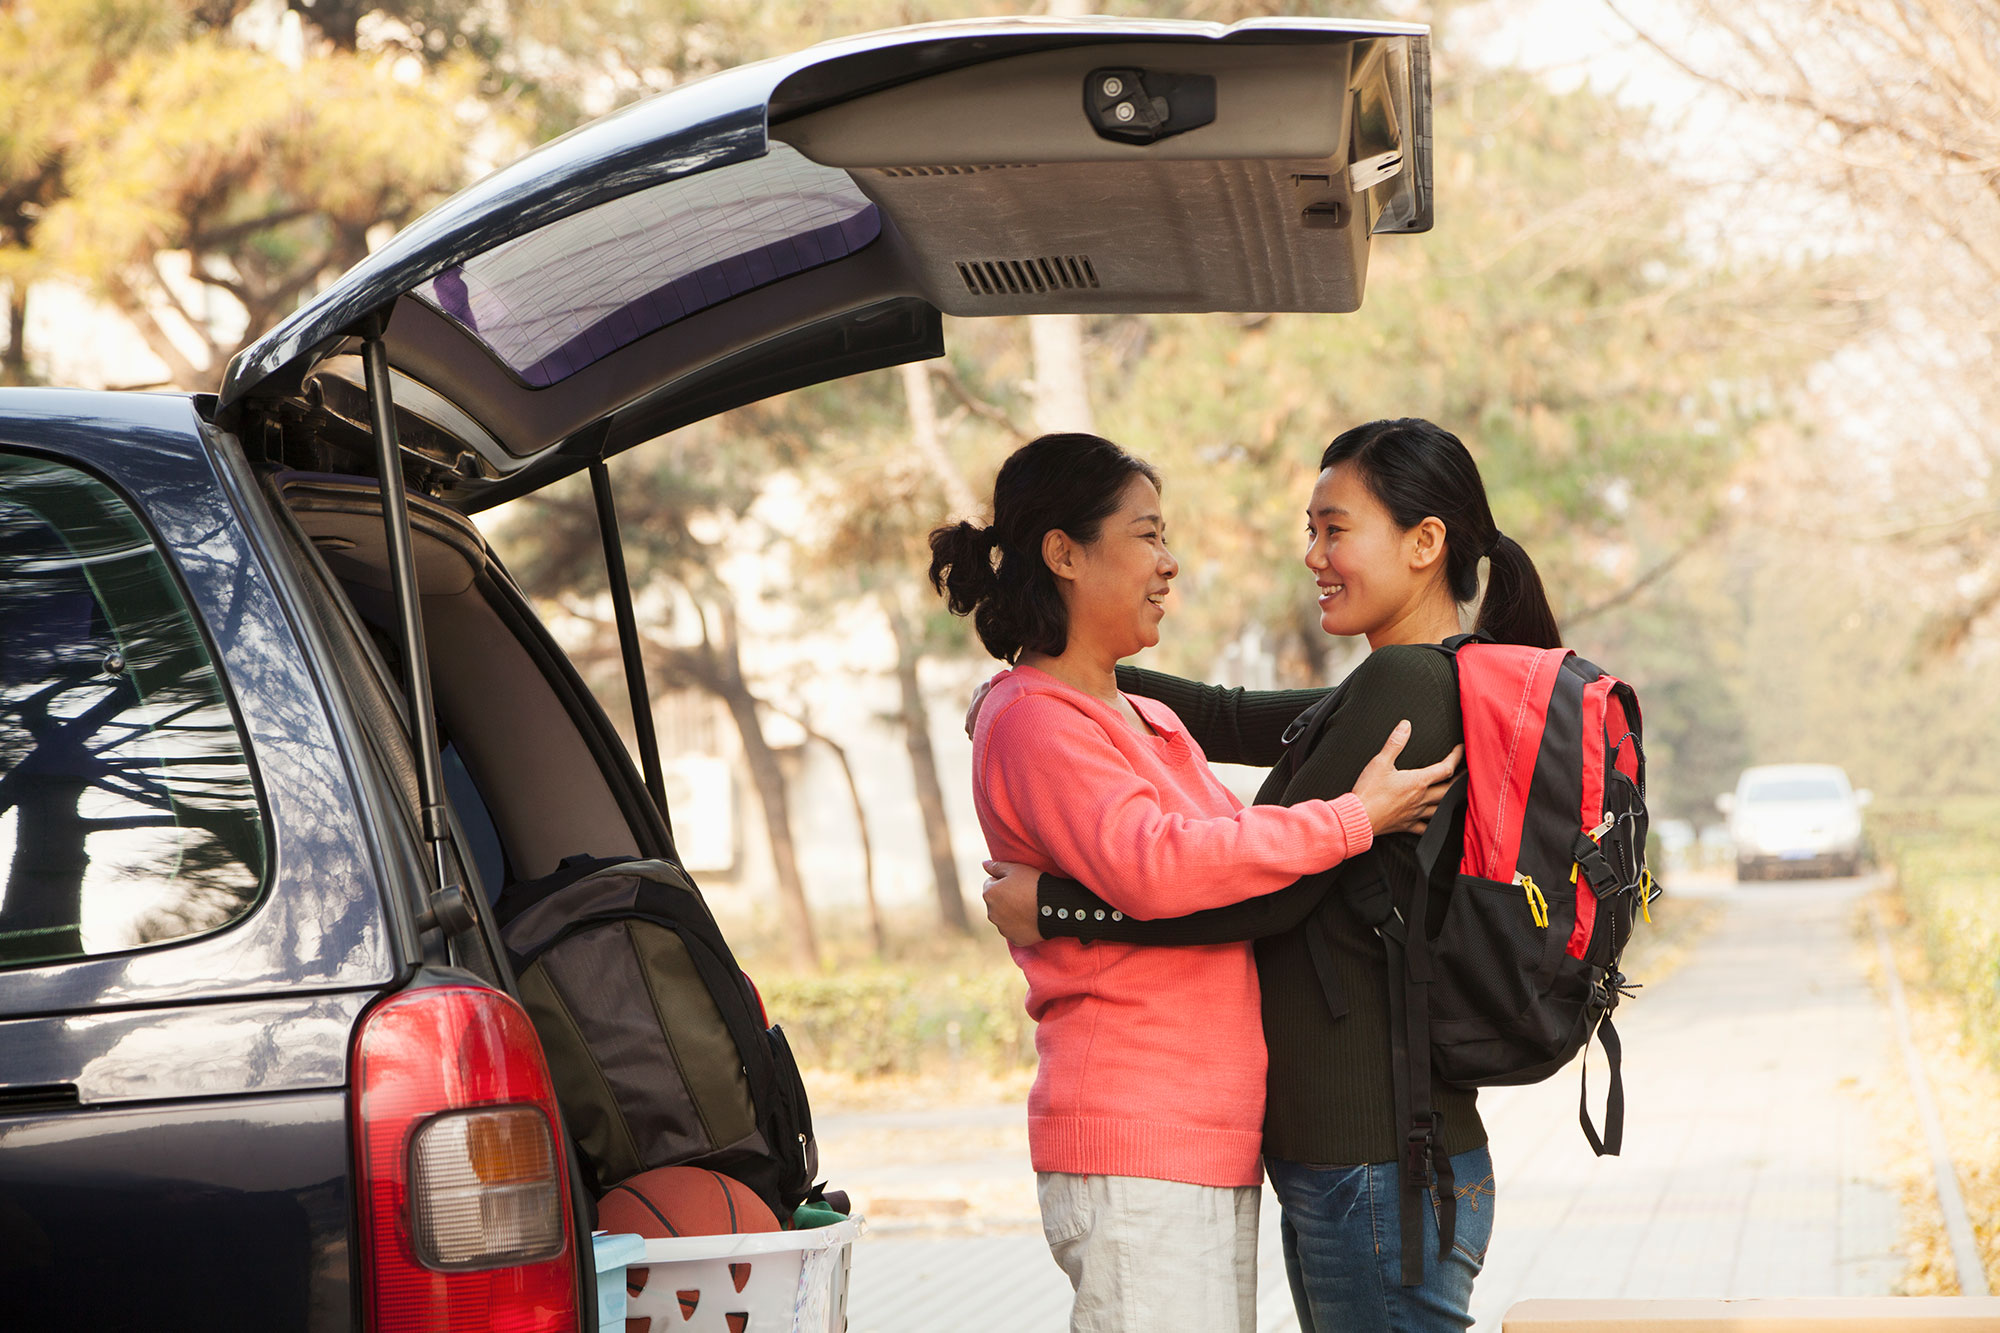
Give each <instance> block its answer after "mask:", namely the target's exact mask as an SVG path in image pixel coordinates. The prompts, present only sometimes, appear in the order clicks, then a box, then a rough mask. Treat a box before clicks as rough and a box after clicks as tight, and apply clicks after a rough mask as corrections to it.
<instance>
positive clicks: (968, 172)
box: [875, 162, 1034, 176]
mask: <svg viewBox="0 0 2000 1333" xmlns="http://www.w3.org/2000/svg"><path fill="white" fill-rule="evenodd" d="M1033 165H1034V164H1033V163H1031V162H981V163H978V164H976V165H974V166H969V167H877V168H875V169H876V170H877V171H879V172H881V173H882V174H883V175H884V176H977V175H978V174H979V173H980V172H982V171H1024V170H1026V169H1027V168H1028V167H1031V166H1033Z"/></svg>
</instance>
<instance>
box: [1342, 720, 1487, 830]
mask: <svg viewBox="0 0 2000 1333" xmlns="http://www.w3.org/2000/svg"><path fill="white" fill-rule="evenodd" d="M1409 743H1410V724H1409V722H1408V721H1407V720H1405V721H1402V722H1398V723H1397V724H1396V729H1395V730H1394V731H1392V732H1390V733H1389V739H1388V741H1387V742H1386V743H1384V744H1383V746H1382V749H1381V752H1380V753H1378V754H1377V755H1376V756H1375V757H1374V758H1373V759H1370V760H1369V761H1368V766H1367V767H1366V768H1364V769H1362V770H1361V776H1360V777H1359V778H1357V779H1355V783H1354V794H1355V795H1356V796H1359V797H1360V798H1361V804H1362V805H1363V806H1364V807H1365V808H1366V809H1367V811H1368V822H1369V823H1370V824H1371V825H1373V826H1374V829H1375V836H1376V837H1378V838H1379V837H1381V836H1382V835H1383V834H1385V833H1422V832H1423V831H1424V830H1425V829H1426V828H1428V827H1429V826H1430V821H1431V816H1432V815H1434V814H1436V813H1437V808H1438V802H1439V801H1441V800H1443V799H1444V794H1445V791H1446V790H1447V789H1448V788H1449V787H1450V786H1451V781H1452V779H1453V778H1454V777H1456V776H1458V761H1459V759H1460V757H1461V756H1463V755H1464V753H1465V747H1464V746H1463V745H1457V746H1453V747H1452V751H1451V753H1450V754H1448V755H1446V756H1445V757H1444V758H1443V759H1440V760H1439V761H1438V762H1437V763H1435V764H1432V765H1430V766H1429V767H1428V768H1397V767H1396V758H1397V756H1399V755H1401V754H1402V753H1403V747H1404V746H1405V745H1408V744H1409Z"/></svg>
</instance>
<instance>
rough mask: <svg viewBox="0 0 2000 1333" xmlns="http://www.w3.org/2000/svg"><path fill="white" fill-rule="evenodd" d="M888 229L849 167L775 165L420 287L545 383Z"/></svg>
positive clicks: (604, 207)
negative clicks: (852, 175) (884, 227)
mask: <svg viewBox="0 0 2000 1333" xmlns="http://www.w3.org/2000/svg"><path fill="white" fill-rule="evenodd" d="M881 232H882V219H881V215H880V214H879V213H878V212H877V211H876V208H875V205H874V204H871V203H870V202H868V197H867V196H866V195H864V194H862V193H861V191H860V190H859V189H857V188H856V187H855V184H854V181H853V179H852V178H851V177H850V176H849V175H848V174H847V173H846V172H844V171H839V170H836V169H834V168H831V167H822V166H818V165H815V164H814V163H812V162H808V161H807V160H806V159H805V158H804V157H802V156H801V155H800V154H799V153H798V152H797V151H796V150H794V149H792V148H790V147H787V146H786V145H784V144H773V145H772V146H771V151H770V153H769V154H768V155H767V156H765V157H760V158H757V159H755V160H753V161H749V162H741V163H738V164H736V165H735V166H729V167H722V168H719V169H717V170H715V171H710V172H705V173H703V174H702V175H699V176H694V177H689V178H686V179H682V180H676V181H669V182H667V183H666V184H664V185H656V186H654V187H652V188H651V189H648V190H641V191H639V192H638V193H636V194H628V195H626V196H624V197H623V198H620V199H614V200H611V201H610V202H609V203H604V204H599V205H598V206H597V207H595V208H592V209H589V210H587V211H586V212H583V213H579V214H577V215H576V216H574V217H569V218H564V219H563V220H562V221H560V222H553V223H550V224H549V225H548V226H546V227H543V228H542V229H541V230H540V231H534V232H530V233H528V234H527V235H526V236H523V237H520V238H519V239H517V240H512V241H508V242H506V243H505V244H503V245H499V246H496V247H495V248H493V249H491V250H489V251H487V252H486V253H485V254H483V255H480V256H478V257H477V258H475V259H472V260H469V261H468V262H466V263H464V264H460V265H455V266H454V267H452V268H448V269H446V270H445V271H444V272H443V273H440V274H439V275H438V276H437V277H435V278H433V279H431V280H430V281H429V282H426V283H424V284H422V285H421V286H419V287H418V288H417V296H418V298H419V299H421V300H422V301H424V303H425V304H427V305H430V306H433V307H435V308H436V309H437V310H439V311H441V312H442V313H443V314H445V315H447V316H449V317H450V318H451V319H452V320H454V321H455V322H456V323H457V324H458V325H459V326H460V327H462V328H464V329H465V330H466V332H468V333H470V334H472V335H473V336H474V337H475V338H477V339H478V340H479V342H480V343H481V344H482V345H483V346H484V347H485V348H486V350H487V351H489V352H491V353H492V354H493V355H494V356H495V357H497V358H498V359H499V360H500V362H501V364H503V365H505V366H506V367H507V369H509V370H511V371H513V372H514V374H516V375H518V376H519V377H520V378H521V379H522V381H523V382H525V383H527V384H529V385H531V386H533V387H535V388H538V389H539V388H544V387H546V386H548V385H550V384H554V383H556V382H557V381H559V380H563V379H566V378H568V377H569V376H571V375H573V374H575V373H576V372H577V371H579V370H582V369H583V368H584V367H585V366H587V365H589V364H590V363H591V362H593V361H596V360H598V359H600V358H602V357H604V356H607V355H609V354H610V353H612V352H615V351H617V350H618V349H619V348H621V347H623V346H625V345H626V344H627V343H632V342H636V341H637V340H639V339H640V338H643V337H644V336H646V335H647V334H649V333H652V332H653V331H654V330H656V329H663V328H665V327H666V326H667V325H669V324H672V323H674V322H676V321H678V320H682V319H685V318H687V317H688V316H689V315H692V314H694V313H696V312H697V311H700V310H705V309H707V308H708V307H710V306H713V305H719V304H721V303H722V302H724V301H727V300H728V299H729V298H730V297H732V296H741V295H742V294H743V293H744V292H747V291H752V290H754V289H756V288H758V287H762V286H764V285H766V284H767V283H772V282H776V281H777V280H778V279H780V278H785V277H790V276H791V275H792V274H794V273H803V272H805V271H807V270H808V269H815V268H818V267H819V266H820V265H822V264H829V263H832V262H833V261H834V260H836V259H843V258H845V257H846V256H848V255H850V254H852V253H853V252H854V251H856V250H859V249H860V248H861V247H863V246H864V245H867V244H868V243H869V242H870V241H872V240H874V239H875V238H876V237H877V236H879V235H880V234H881Z"/></svg>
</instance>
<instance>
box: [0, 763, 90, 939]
mask: <svg viewBox="0 0 2000 1333" xmlns="http://www.w3.org/2000/svg"><path fill="white" fill-rule="evenodd" d="M58 771H60V770H58ZM89 789H90V783H89V782H88V781H86V780H84V779H81V778H76V779H63V780H58V779H55V778H53V777H45V778H43V779H41V780H40V781H37V782H31V783H29V784H28V785H27V786H26V788H25V789H24V790H23V793H22V795H21V798H20V801H19V802H18V804H16V805H15V806H14V812H15V816H16V819H15V824H14V864H13V865H12V866H11V867H10V868H9V870H8V873H7V898H6V903H5V905H4V906H0V962H5V963H8V964H17V963H25V962H31V961H33V960H35V959H37V958H74V957H76V956H78V955H79V954H81V953H82V952H83V931H82V921H83V876H84V872H85V871H86V870H88V869H89V867H90V853H89V852H88V851H87V850H86V849H85V846H84V839H85V837H86V836H87V835H88V833H89V825H88V824H87V823H86V822H85V820H84V818H83V815H82V813H81V810H80V809H79V807H80V805H81V803H82V800H83V794H84V793H85V792H86V791H88V790H89Z"/></svg>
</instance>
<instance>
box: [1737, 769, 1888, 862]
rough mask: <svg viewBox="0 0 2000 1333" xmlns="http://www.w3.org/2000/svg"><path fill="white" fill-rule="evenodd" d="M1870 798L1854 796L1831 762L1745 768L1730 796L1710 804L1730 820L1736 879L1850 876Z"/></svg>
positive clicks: (1864, 794)
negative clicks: (1791, 876)
mask: <svg viewBox="0 0 2000 1333" xmlns="http://www.w3.org/2000/svg"><path fill="white" fill-rule="evenodd" d="M1873 799H1874V794H1873V793H1872V792H1870V791H1868V790H1867V788H1865V787H1864V788H1862V789H1860V790H1859V791H1857V790H1855V788H1854V787H1853V786H1852V785H1851V784H1850V783H1849V782H1848V780H1847V772H1846V770H1844V769H1842V768H1841V767H1840V766H1839V765H1837V764H1766V765H1762V766H1760V767H1757V768H1746V769H1744V770H1743V775H1742V776H1741V777H1739V778H1738V779H1737V780H1736V790H1735V792H1734V793H1726V794H1724V795H1722V796H1718V797H1716V798H1715V804H1716V808H1717V809H1719V810H1720V811H1722V813H1723V814H1725V815H1728V816H1729V836H1730V841H1731V842H1732V843H1734V844H1735V848H1736V878H1738V879H1739V880H1744V879H1764V878H1767V877H1771V876H1775V875H1779V874H1790V873H1804V874H1815V875H1852V874H1854V873H1855V871H1856V870H1857V869H1859V868H1860V864H1861V854H1862V830H1861V810H1862V807H1864V806H1866V805H1867V804H1868V803H1869V802H1870V801H1871V800H1873Z"/></svg>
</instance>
